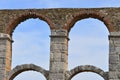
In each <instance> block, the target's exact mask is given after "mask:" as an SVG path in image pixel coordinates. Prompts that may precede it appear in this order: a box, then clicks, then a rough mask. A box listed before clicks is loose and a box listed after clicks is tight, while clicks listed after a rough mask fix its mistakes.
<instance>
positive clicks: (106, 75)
mask: <svg viewBox="0 0 120 80" xmlns="http://www.w3.org/2000/svg"><path fill="white" fill-rule="evenodd" d="M30 18H39V19H40V20H43V21H45V22H46V23H47V24H48V25H49V27H50V31H51V35H50V38H51V40H50V65H49V66H50V69H49V70H45V69H44V68H42V67H40V66H37V65H34V64H22V65H19V66H16V67H15V68H13V69H11V63H12V61H11V58H12V33H13V32H14V30H15V28H16V27H17V25H18V24H20V23H21V22H22V21H25V20H27V19H30ZM85 18H95V19H99V20H100V21H102V22H104V24H105V25H106V27H107V29H108V31H109V34H110V35H109V71H108V72H105V71H104V70H102V69H100V68H97V67H96V66H94V65H89V64H88V65H82V66H77V67H75V68H74V69H72V70H70V71H69V70H68V40H69V38H68V35H69V32H70V30H71V28H72V27H73V25H74V24H75V23H76V22H77V21H79V20H82V19H85ZM28 70H34V71H37V72H40V73H41V74H43V75H44V77H45V78H46V80H71V79H72V77H74V76H75V75H76V74H78V73H81V72H94V73H97V74H99V75H100V76H101V77H103V79H104V80H120V71H119V70H120V8H69V9H67V8H62V9H60V8H58V9H10V10H9V9H4V10H0V80H13V79H14V78H15V77H16V76H17V75H18V74H20V73H21V72H24V71H28Z"/></svg>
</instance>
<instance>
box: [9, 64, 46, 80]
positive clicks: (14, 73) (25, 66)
mask: <svg viewBox="0 0 120 80" xmlns="http://www.w3.org/2000/svg"><path fill="white" fill-rule="evenodd" d="M29 70H33V71H37V72H40V73H41V74H43V76H44V77H45V78H46V79H47V77H48V71H47V70H45V69H43V68H42V67H39V66H36V65H34V64H23V65H19V66H16V67H15V68H13V69H12V70H11V71H10V72H9V73H8V77H7V80H13V79H14V78H15V77H16V76H17V75H18V74H20V73H22V72H24V71H29Z"/></svg>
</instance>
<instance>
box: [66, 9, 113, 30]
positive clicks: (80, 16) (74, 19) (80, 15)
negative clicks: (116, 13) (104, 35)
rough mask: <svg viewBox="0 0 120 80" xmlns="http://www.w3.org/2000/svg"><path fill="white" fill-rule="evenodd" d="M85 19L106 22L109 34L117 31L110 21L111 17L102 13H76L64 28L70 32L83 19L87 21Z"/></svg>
mask: <svg viewBox="0 0 120 80" xmlns="http://www.w3.org/2000/svg"><path fill="white" fill-rule="evenodd" d="M85 18H97V19H99V20H100V21H102V22H104V24H105V25H106V27H107V29H108V31H109V32H113V31H115V29H114V27H113V25H112V22H111V21H110V18H109V16H107V14H106V13H104V14H103V12H102V13H100V11H99V12H98V11H82V12H76V13H75V14H73V15H72V17H71V18H70V19H69V20H68V21H67V24H66V25H65V26H64V28H65V29H67V30H68V31H70V29H71V28H72V27H73V25H74V24H75V23H76V22H77V21H79V20H81V19H85Z"/></svg>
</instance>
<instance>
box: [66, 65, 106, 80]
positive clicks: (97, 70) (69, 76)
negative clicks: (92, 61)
mask: <svg viewBox="0 0 120 80" xmlns="http://www.w3.org/2000/svg"><path fill="white" fill-rule="evenodd" d="M82 72H94V73H96V74H98V75H100V76H101V77H103V78H104V79H105V80H107V73H106V72H104V71H103V70H102V69H100V68H97V67H95V66H92V65H84V66H77V67H75V68H74V69H72V70H70V71H68V72H67V73H66V76H67V80H71V79H72V78H73V77H74V76H75V75H77V74H78V73H82Z"/></svg>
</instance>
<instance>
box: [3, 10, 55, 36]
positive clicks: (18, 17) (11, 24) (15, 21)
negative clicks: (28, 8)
mask: <svg viewBox="0 0 120 80" xmlns="http://www.w3.org/2000/svg"><path fill="white" fill-rule="evenodd" d="M29 18H39V19H40V20H43V21H45V22H47V24H48V25H49V27H50V29H54V25H53V23H52V22H51V20H50V19H48V18H47V17H45V16H44V15H42V14H40V13H35V12H25V13H23V14H20V15H16V16H15V17H13V19H12V20H11V21H10V22H9V23H8V25H7V26H6V29H5V33H7V34H10V35H11V34H12V32H13V31H14V29H15V28H16V26H17V25H18V24H20V23H21V22H23V21H25V20H26V19H29Z"/></svg>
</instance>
